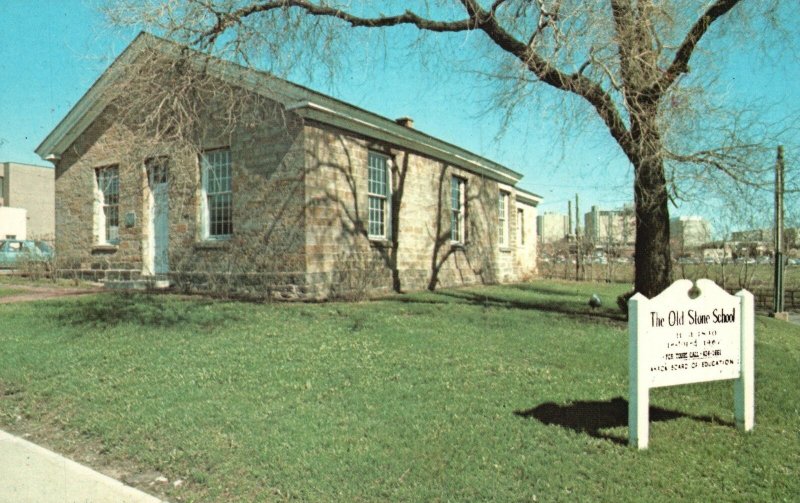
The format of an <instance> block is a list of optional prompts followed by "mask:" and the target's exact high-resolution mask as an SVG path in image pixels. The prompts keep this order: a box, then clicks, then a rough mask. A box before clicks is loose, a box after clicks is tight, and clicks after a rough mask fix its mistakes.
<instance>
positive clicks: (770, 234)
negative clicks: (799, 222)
mask: <svg viewBox="0 0 800 503" xmlns="http://www.w3.org/2000/svg"><path fill="white" fill-rule="evenodd" d="M798 238H800V229H799V228H797V227H787V228H785V229H783V241H784V243H785V244H786V247H787V248H797V247H798V244H800V243H798V241H800V239H798ZM731 241H733V242H735V243H751V244H763V245H770V246H771V245H772V243H774V242H775V232H774V230H773V229H772V228H769V229H748V230H743V231H737V232H732V233H731Z"/></svg>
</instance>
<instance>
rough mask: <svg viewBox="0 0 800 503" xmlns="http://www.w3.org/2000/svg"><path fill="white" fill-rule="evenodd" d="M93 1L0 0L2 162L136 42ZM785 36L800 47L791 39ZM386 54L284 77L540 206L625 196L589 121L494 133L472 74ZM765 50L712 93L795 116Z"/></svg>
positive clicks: (29, 158)
mask: <svg viewBox="0 0 800 503" xmlns="http://www.w3.org/2000/svg"><path fill="white" fill-rule="evenodd" d="M93 3H94V2H92V1H90V0H0V75H2V76H3V77H2V79H0V139H2V144H0V161H16V162H26V163H32V164H40V165H47V164H48V163H46V162H44V161H42V160H41V159H39V158H38V156H36V154H35V153H34V149H35V148H36V146H37V145H38V144H39V143H40V142H41V141H42V140H43V139H44V138H45V136H46V135H47V134H48V133H49V132H50V131H51V130H52V129H53V128H54V127H55V125H56V124H58V122H59V121H60V120H61V119H62V118H63V117H64V115H65V114H66V113H67V112H68V111H69V110H70V108H71V107H72V106H73V105H74V104H75V103H76V102H77V100H78V99H80V97H81V96H82V95H83V93H84V92H86V90H88V89H89V87H90V86H91V85H92V83H93V82H94V81H95V80H96V79H97V78H98V77H99V76H100V74H101V73H102V72H103V71H104V70H105V68H107V66H108V65H109V64H110V62H111V61H112V60H113V58H114V57H116V56H117V55H118V54H119V53H120V52H121V51H122V50H123V49H124V48H125V47H126V46H127V45H128V44H129V43H130V42H131V41H132V40H133V38H134V37H135V35H136V31H135V30H127V31H125V30H119V29H111V28H109V27H108V26H106V25H105V23H104V20H103V17H102V16H101V15H100V14H99V13H97V11H96V10H95V9H94V7H93ZM791 36H792V37H794V39H795V48H800V43H798V40H800V34H798V32H797V31H795V32H794V33H792V34H791ZM379 50H380V51H384V50H385V49H384V48H383V47H381V48H380V49H379ZM388 55H389V57H388V58H387V60H386V61H384V60H383V59H381V58H374V59H373V60H372V61H371V62H370V64H369V65H358V64H352V63H351V64H350V65H348V67H349V68H350V70H349V71H348V72H347V73H346V74H344V75H339V76H337V78H336V79H335V81H334V82H333V83H331V82H327V81H326V80H325V79H314V80H313V81H304V80H303V76H293V77H297V79H296V80H298V82H299V83H301V84H305V85H308V86H310V87H312V88H314V89H317V90H319V91H321V92H325V93H327V94H331V95H332V96H335V97H337V98H340V99H343V100H345V101H348V102H350V103H353V104H355V105H358V106H360V107H363V108H366V109H368V110H371V111H373V112H376V113H378V114H381V115H384V116H387V117H390V118H396V117H400V116H405V115H408V116H412V117H413V118H414V120H415V126H416V127H417V128H419V129H420V130H422V131H425V132H426V133H429V134H432V135H434V136H437V137H439V138H442V139H443V140H446V141H449V142H451V143H455V144H457V145H459V146H462V147H464V148H467V149H468V150H471V151H473V152H475V153H478V154H480V155H483V156H485V157H489V158H491V159H493V160H495V161H498V162H500V163H502V164H504V165H506V166H508V167H510V168H512V169H514V170H516V171H519V172H521V173H522V174H523V175H524V178H523V180H522V182H521V184H520V186H521V187H523V188H525V189H528V190H531V191H533V192H535V193H537V194H540V195H542V196H544V198H545V199H544V202H543V203H542V205H541V207H540V209H541V210H543V211H558V212H561V213H566V206H567V201H568V200H574V197H575V194H576V193H577V194H579V195H580V204H581V212H582V213H583V212H586V211H588V210H589V208H590V206H591V205H593V204H596V205H598V206H600V207H601V208H605V209H611V208H617V207H620V206H621V205H622V204H624V203H628V202H630V201H631V199H632V181H631V180H632V177H631V170H630V167H629V164H628V162H627V161H626V160H625V159H624V157H623V156H622V154H621V152H619V150H618V148H617V147H616V145H615V144H614V142H613V141H612V140H611V139H610V137H608V135H607V133H606V132H605V131H604V130H603V128H602V126H601V125H600V123H599V121H597V120H596V119H594V118H591V117H590V118H588V119H587V122H586V124H585V125H584V127H583V128H582V131H581V132H580V134H579V133H577V132H576V133H574V134H569V133H568V134H566V136H565V135H564V134H563V128H562V122H563V120H562V119H561V117H560V109H559V108H557V107H552V108H550V109H547V110H542V109H539V110H530V109H528V110H525V109H523V110H522V111H521V112H519V113H517V114H516V115H515V116H514V121H513V123H512V127H511V128H510V129H509V130H508V131H507V132H506V133H505V134H504V135H503V136H502V137H500V138H499V139H498V138H496V135H497V132H498V130H499V129H500V123H501V120H500V117H499V116H497V115H496V114H491V113H490V114H485V113H484V112H485V111H486V99H487V93H486V92H485V89H483V88H481V87H479V85H478V84H476V83H475V79H473V78H471V76H469V75H464V74H461V73H454V72H452V71H450V70H449V69H448V68H447V67H446V66H445V65H438V64H436V62H435V61H428V64H427V65H420V64H419V63H417V62H414V61H410V60H403V61H400V60H397V61H400V63H399V64H394V63H393V62H392V61H394V59H393V57H392V54H391V49H389V53H388ZM768 55H769V57H770V58H771V61H770V62H769V64H767V65H760V64H759V65H757V64H756V63H757V62H759V61H757V59H756V58H760V57H763V56H761V55H759V53H757V52H755V51H752V52H748V51H741V52H739V53H738V54H737V56H736V57H734V58H731V59H730V61H729V64H728V65H727V66H726V67H725V68H724V71H723V73H722V78H721V80H720V82H719V92H720V93H721V95H723V96H724V99H728V100H732V101H739V100H748V101H752V102H756V103H760V104H762V105H763V106H765V110H767V112H766V113H769V114H776V116H778V115H781V114H789V115H791V114H794V115H795V116H797V115H798V111H800V85H798V82H800V64H799V63H800V61H799V60H798V57H797V54H796V53H793V52H790V51H785V50H784V49H783V48H782V47H779V46H776V47H774V48H773V49H772V50H770V51H768ZM544 92H547V93H550V92H552V91H544ZM704 213H706V212H704V210H703V208H702V206H699V205H685V206H683V207H681V208H678V209H673V214H701V215H703V216H706V217H707V218H712V219H713V215H712V214H704Z"/></svg>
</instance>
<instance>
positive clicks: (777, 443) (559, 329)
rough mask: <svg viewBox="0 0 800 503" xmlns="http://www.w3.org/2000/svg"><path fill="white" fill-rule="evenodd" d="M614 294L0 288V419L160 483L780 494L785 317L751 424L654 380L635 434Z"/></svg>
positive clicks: (558, 494) (764, 352) (204, 497)
mask: <svg viewBox="0 0 800 503" xmlns="http://www.w3.org/2000/svg"><path fill="white" fill-rule="evenodd" d="M623 290H624V286H620V285H611V286H607V285H591V284H574V283H558V282H544V281H540V282H539V281H537V282H535V283H531V284H529V285H517V286H503V287H492V288H480V289H478V288H476V289H466V290H448V291H441V292H438V293H433V294H431V293H420V294H410V295H404V296H398V297H394V298H390V299H385V300H380V301H374V302H364V303H357V304H344V303H326V304H267V305H263V304H250V303H240V302H211V301H207V300H200V299H180V298H177V297H170V296H145V295H135V296H130V295H102V296H92V297H82V298H72V299H64V300H57V301H47V302H38V303H31V304H20V305H0V424H2V427H3V428H6V429H9V430H12V431H15V432H17V433H20V434H22V433H31V434H32V439H34V440H35V441H39V442H41V443H45V444H47V445H50V446H52V447H54V448H56V449H58V450H60V451H61V452H66V453H68V454H71V455H74V456H76V457H78V458H80V459H90V460H92V462H93V463H94V464H95V465H100V466H111V467H117V469H118V470H119V471H120V473H123V472H127V473H135V472H147V471H157V472H160V473H163V474H164V475H165V476H166V477H167V478H168V479H169V480H170V481H175V480H182V481H184V483H183V484H182V485H181V486H179V487H177V488H176V487H174V486H173V485H172V484H167V485H163V486H160V488H159V489H157V490H159V491H161V493H162V495H164V496H166V497H168V498H169V499H170V500H172V501H225V502H227V501H285V500H296V501H348V502H349V501H369V502H372V501H425V502H428V501H486V500H491V501H502V502H507V501H676V500H678V501H680V500H684V501H796V498H797V497H798V495H800V480H799V479H798V476H797V474H798V473H800V391H799V390H800V387H798V383H799V382H800V327H797V326H794V325H788V324H785V323H781V322H777V321H775V320H772V319H768V318H764V317H759V318H758V319H757V320H756V427H755V430H754V431H753V432H752V433H750V434H743V433H741V432H739V431H737V430H736V429H735V428H734V427H733V426H732V423H733V392H732V385H731V382H730V381H727V382H725V381H723V382H716V383H707V384H696V385H690V386H682V387H674V388H661V389H657V390H654V391H653V392H652V393H651V405H652V406H653V407H655V408H657V410H655V409H654V411H653V412H652V416H653V418H654V419H655V420H654V421H653V422H652V423H651V426H650V448H649V449H648V450H646V451H637V450H635V449H633V448H630V447H628V446H627V436H628V430H627V390H628V376H627V368H628V367H627V354H628V353H627V325H626V323H625V321H624V320H622V319H621V317H620V316H619V314H618V312H617V311H616V308H615V302H614V298H615V297H616V295H618V294H619V293H622V291H623ZM593 292H598V293H600V295H601V296H602V298H603V301H604V307H603V308H601V309H599V310H597V311H594V312H593V311H592V310H591V309H590V308H589V307H588V305H586V301H587V300H588V297H589V295H590V294H591V293H593ZM149 490H150V491H153V490H154V489H153V488H150V489H149Z"/></svg>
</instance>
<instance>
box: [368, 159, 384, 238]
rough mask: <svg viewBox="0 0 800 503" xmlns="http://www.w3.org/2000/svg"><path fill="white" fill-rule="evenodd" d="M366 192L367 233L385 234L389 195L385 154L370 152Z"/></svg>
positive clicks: (374, 234) (380, 235)
mask: <svg viewBox="0 0 800 503" xmlns="http://www.w3.org/2000/svg"><path fill="white" fill-rule="evenodd" d="M367 192H368V194H369V208H368V211H369V215H368V225H367V227H368V229H367V230H368V233H369V235H370V236H378V237H385V236H386V217H387V215H386V204H387V198H388V197H389V175H388V163H387V158H386V157H385V156H382V155H379V154H375V153H372V152H370V153H369V154H368V166H367Z"/></svg>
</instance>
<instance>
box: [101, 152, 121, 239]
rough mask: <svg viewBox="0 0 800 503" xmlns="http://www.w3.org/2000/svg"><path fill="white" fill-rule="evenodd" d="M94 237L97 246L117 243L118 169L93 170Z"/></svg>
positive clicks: (108, 167) (115, 167)
mask: <svg viewBox="0 0 800 503" xmlns="http://www.w3.org/2000/svg"><path fill="white" fill-rule="evenodd" d="M95 235H96V237H97V243H98V244H112V245H115V244H118V243H119V167H118V166H106V167H103V168H97V169H96V170H95Z"/></svg>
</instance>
